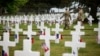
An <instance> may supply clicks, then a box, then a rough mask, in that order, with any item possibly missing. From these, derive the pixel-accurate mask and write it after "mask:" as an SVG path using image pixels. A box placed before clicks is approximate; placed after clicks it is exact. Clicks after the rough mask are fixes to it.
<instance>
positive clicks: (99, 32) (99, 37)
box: [94, 21, 100, 44]
mask: <svg viewBox="0 0 100 56" xmlns="http://www.w3.org/2000/svg"><path fill="white" fill-rule="evenodd" d="M94 31H98V44H100V21H99V22H98V28H94Z"/></svg>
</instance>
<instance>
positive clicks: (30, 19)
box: [28, 15, 34, 23]
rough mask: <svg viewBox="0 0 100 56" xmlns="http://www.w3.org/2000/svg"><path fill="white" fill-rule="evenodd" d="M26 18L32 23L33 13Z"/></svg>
mask: <svg viewBox="0 0 100 56" xmlns="http://www.w3.org/2000/svg"><path fill="white" fill-rule="evenodd" d="M28 20H29V22H30V23H32V22H33V21H34V20H33V15H31V16H29V19H28Z"/></svg>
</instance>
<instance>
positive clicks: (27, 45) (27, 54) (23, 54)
mask: <svg viewBox="0 0 100 56" xmlns="http://www.w3.org/2000/svg"><path fill="white" fill-rule="evenodd" d="M31 48H32V44H31V41H30V40H27V39H25V40H24V41H23V50H22V51H19V50H17V51H15V52H14V56H40V52H36V51H32V50H31Z"/></svg>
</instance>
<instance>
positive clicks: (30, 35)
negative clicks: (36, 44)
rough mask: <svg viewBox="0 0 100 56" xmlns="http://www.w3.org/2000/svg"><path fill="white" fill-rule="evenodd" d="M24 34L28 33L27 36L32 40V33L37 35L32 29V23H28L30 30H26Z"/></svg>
mask: <svg viewBox="0 0 100 56" xmlns="http://www.w3.org/2000/svg"><path fill="white" fill-rule="evenodd" d="M23 34H25V35H27V37H28V38H29V39H30V40H31V38H32V35H36V32H33V31H32V24H29V25H28V31H24V32H23Z"/></svg>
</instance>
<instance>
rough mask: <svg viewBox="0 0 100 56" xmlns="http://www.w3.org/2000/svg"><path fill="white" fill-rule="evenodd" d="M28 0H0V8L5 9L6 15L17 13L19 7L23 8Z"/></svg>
mask: <svg viewBox="0 0 100 56" xmlns="http://www.w3.org/2000/svg"><path fill="white" fill-rule="evenodd" d="M27 2H28V0H7V1H6V0H0V5H1V6H0V8H4V10H5V9H6V10H7V12H8V14H13V13H17V12H18V10H19V9H20V7H22V6H24V4H26V3H27Z"/></svg>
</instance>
